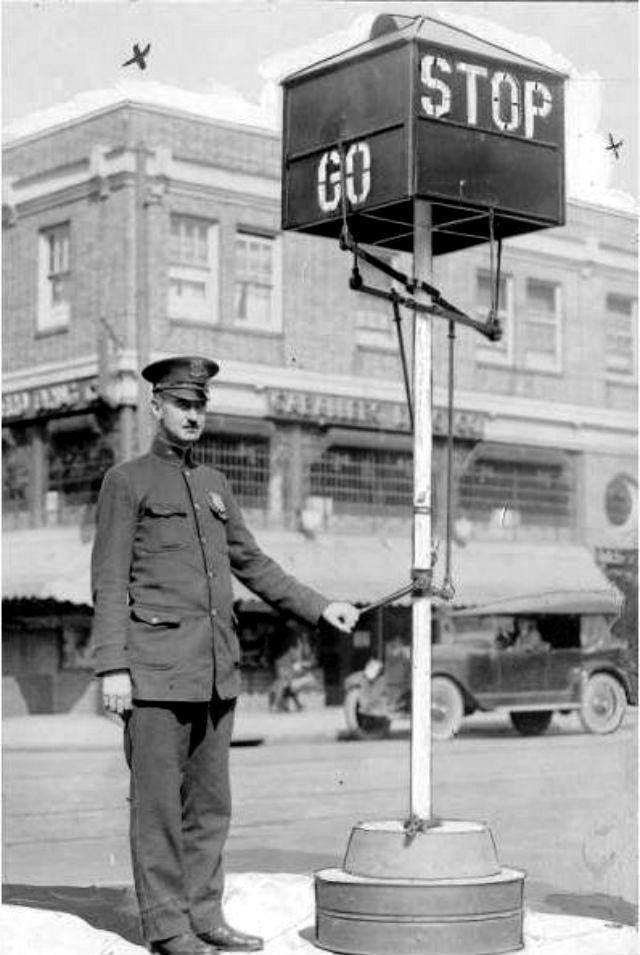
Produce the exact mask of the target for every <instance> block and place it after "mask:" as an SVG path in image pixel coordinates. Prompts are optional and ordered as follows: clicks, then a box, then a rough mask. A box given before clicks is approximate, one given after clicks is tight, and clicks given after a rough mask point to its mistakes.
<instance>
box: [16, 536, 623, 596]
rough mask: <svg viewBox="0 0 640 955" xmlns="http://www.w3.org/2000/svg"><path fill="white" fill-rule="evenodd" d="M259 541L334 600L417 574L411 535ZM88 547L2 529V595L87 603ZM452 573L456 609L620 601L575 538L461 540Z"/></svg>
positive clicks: (240, 592) (75, 539)
mask: <svg viewBox="0 0 640 955" xmlns="http://www.w3.org/2000/svg"><path fill="white" fill-rule="evenodd" d="M256 538H257V539H258V542H259V543H260V546H261V547H262V548H263V549H264V551H265V552H266V553H267V554H269V556H271V557H273V558H274V560H276V561H277V562H278V563H279V564H280V565H281V566H282V567H283V569H284V570H285V571H287V572H288V573H290V574H292V575H293V576H295V577H296V578H298V579H299V580H300V581H301V582H302V583H304V584H307V585H309V586H310V587H313V588H314V589H315V590H318V591H319V592H320V593H322V594H324V595H325V596H326V597H327V598H329V599H333V600H349V601H353V602H356V603H359V604H366V603H369V602H370V601H375V600H378V599H380V598H381V597H384V596H385V595H386V594H389V593H392V592H393V591H395V590H398V589H399V588H401V587H403V586H405V585H406V584H408V583H409V580H410V574H411V540H410V537H409V535H407V536H406V537H384V536H380V535H378V536H374V535H372V536H364V535H362V536H355V535H353V536H346V535H321V536H318V537H316V538H308V537H305V536H304V535H302V534H300V533H296V532H294V531H290V532H275V531H262V532H261V531H256ZM91 544H92V537H91V529H90V528H89V529H88V528H78V527H55V528H41V529H38V530H21V531H8V532H5V533H4V534H3V553H2V587H3V597H4V598H28V597H32V598H37V599H46V598H52V599H55V600H58V601H61V602H64V601H69V602H72V603H76V604H87V605H90V604H91V594H90V583H89V564H90V559H91ZM444 560H445V557H444V550H443V548H441V552H440V557H439V559H438V563H437V565H436V569H435V579H436V582H441V580H442V575H443V572H444ZM452 572H453V582H454V585H455V588H456V595H455V598H454V606H455V607H458V608H463V607H472V606H476V605H487V604H491V603H495V602H502V601H504V600H506V599H507V598H508V599H510V600H519V599H526V598H527V597H528V596H529V595H531V594H547V595H550V596H549V599H550V600H552V599H554V600H557V599H561V597H560V595H561V594H564V595H565V597H566V595H567V594H572V595H573V597H574V598H575V599H576V600H577V601H578V602H579V601H580V600H581V599H582V596H581V595H582V594H587V593H591V595H592V599H595V598H593V594H594V593H597V592H599V593H600V594H601V595H602V600H603V601H604V602H605V603H606V604H607V605H608V606H609V607H611V605H612V602H614V603H615V604H616V605H617V604H618V603H619V599H620V595H619V592H618V591H617V590H616V588H615V587H614V586H613V585H612V584H611V583H609V581H608V580H607V578H606V577H605V575H604V574H603V572H602V571H601V570H600V569H599V567H598V566H597V565H596V563H595V561H594V559H593V557H592V555H591V553H590V552H589V551H588V550H587V548H585V547H579V546H573V545H568V544H557V545H555V544H527V543H503V542H491V543H480V542H471V543H470V544H469V545H468V546H467V547H457V546H454V549H453V553H452ZM234 590H235V593H236V596H237V597H238V598H239V599H242V600H255V596H254V595H253V594H252V593H251V592H250V591H249V590H248V589H247V588H245V587H244V586H243V585H242V584H240V583H239V582H237V581H234ZM553 595H555V597H554V596H553ZM585 599H586V597H585ZM407 602H408V600H407ZM582 612H585V611H582ZM591 612H594V611H591ZM599 612H610V611H603V610H601V611H599Z"/></svg>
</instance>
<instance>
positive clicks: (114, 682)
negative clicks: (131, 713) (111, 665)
mask: <svg viewBox="0 0 640 955" xmlns="http://www.w3.org/2000/svg"><path fill="white" fill-rule="evenodd" d="M131 696H132V684H131V676H130V674H129V671H128V670H114V671H113V673H105V674H104V676H103V677H102V702H103V703H104V708H105V710H107V712H108V713H116V714H118V715H119V716H123V715H124V714H125V713H126V712H127V710H130V709H131V706H132V704H131Z"/></svg>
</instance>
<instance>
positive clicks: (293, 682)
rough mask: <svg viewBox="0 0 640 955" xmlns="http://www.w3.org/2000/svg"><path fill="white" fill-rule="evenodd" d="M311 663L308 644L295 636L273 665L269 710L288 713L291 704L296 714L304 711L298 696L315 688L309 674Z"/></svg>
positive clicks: (313, 680)
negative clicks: (273, 673)
mask: <svg viewBox="0 0 640 955" xmlns="http://www.w3.org/2000/svg"><path fill="white" fill-rule="evenodd" d="M313 663H314V661H313V657H312V654H311V652H310V648H309V645H308V643H307V642H306V641H305V640H303V639H302V638H300V637H298V636H297V635H295V636H294V637H293V639H292V641H291V643H290V646H289V647H287V649H286V650H285V651H284V652H283V653H282V654H281V655H280V656H279V657H278V658H277V660H276V661H275V663H274V670H275V674H276V675H275V679H274V681H273V683H272V684H271V688H270V690H269V709H270V710H276V711H278V712H282V713H288V712H289V711H290V706H289V703H293V705H294V707H295V709H296V710H297V712H298V713H299V712H300V711H301V710H303V709H304V707H303V705H302V703H301V702H300V697H299V694H300V693H301V692H302V691H303V690H311V689H314V688H315V687H316V686H317V683H316V679H315V677H314V676H313V674H312V673H311V670H312V669H313Z"/></svg>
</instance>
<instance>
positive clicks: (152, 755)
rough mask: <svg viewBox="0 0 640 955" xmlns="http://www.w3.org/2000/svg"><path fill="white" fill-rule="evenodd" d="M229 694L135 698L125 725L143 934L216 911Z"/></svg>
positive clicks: (165, 932) (155, 934)
mask: <svg viewBox="0 0 640 955" xmlns="http://www.w3.org/2000/svg"><path fill="white" fill-rule="evenodd" d="M234 710H235V700H220V699H218V698H216V699H215V700H212V701H211V703H210V704H207V703H176V704H163V703H147V702H140V701H135V702H134V707H133V710H132V711H131V713H130V715H129V716H128V718H127V721H126V725H125V739H124V744H125V755H126V758H127V763H128V764H129V768H130V770H131V790H130V793H131V818H130V840H131V857H132V863H133V877H134V882H135V888H136V895H137V898H138V906H139V909H140V922H141V927H142V933H143V936H144V938H145V940H146V941H148V942H152V941H157V940H159V939H164V938H170V937H171V936H172V935H179V934H180V933H182V932H185V931H189V930H192V931H195V932H200V931H204V930H206V929H209V928H211V926H212V925H214V924H215V923H216V922H217V921H218V920H219V918H220V916H221V911H222V891H223V881H224V873H223V868H222V850H223V847H224V843H225V840H226V838H227V833H228V831H229V822H230V818H231V790H230V785H229V746H230V742H231V733H232V729H233V716H234Z"/></svg>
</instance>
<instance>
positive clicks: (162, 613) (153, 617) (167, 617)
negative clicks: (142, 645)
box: [131, 604, 181, 627]
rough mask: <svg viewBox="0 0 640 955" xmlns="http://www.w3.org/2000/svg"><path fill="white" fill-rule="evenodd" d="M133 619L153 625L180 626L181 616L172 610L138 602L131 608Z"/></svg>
mask: <svg viewBox="0 0 640 955" xmlns="http://www.w3.org/2000/svg"><path fill="white" fill-rule="evenodd" d="M131 617H132V618H133V620H140V621H141V622H142V623H148V624H149V625H150V626H151V627H179V626H180V620H181V618H180V616H179V614H177V613H174V612H173V611H171V610H165V609H164V608H154V607H141V606H139V605H138V604H136V605H134V606H133V607H132V608H131Z"/></svg>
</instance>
